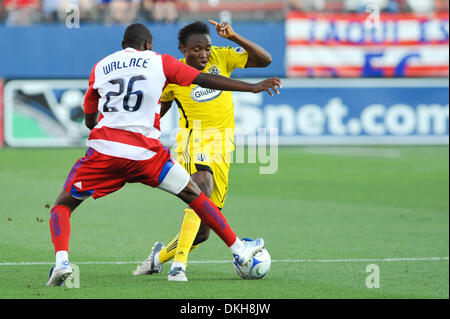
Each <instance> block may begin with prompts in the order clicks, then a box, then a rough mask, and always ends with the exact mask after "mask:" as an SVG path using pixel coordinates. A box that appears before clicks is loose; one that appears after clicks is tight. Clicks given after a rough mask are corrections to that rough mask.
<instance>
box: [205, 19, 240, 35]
mask: <svg viewBox="0 0 450 319" xmlns="http://www.w3.org/2000/svg"><path fill="white" fill-rule="evenodd" d="M209 23H211V24H212V25H213V26H215V27H216V31H217V34H218V35H220V36H221V37H222V38H225V39H230V38H232V37H234V36H235V34H236V33H235V32H234V30H233V28H232V27H231V25H230V24H229V23H228V22H224V23H219V22H216V21H214V20H209Z"/></svg>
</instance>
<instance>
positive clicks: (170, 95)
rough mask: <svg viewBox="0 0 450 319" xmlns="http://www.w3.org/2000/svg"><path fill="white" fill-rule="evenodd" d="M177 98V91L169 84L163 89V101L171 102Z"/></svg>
mask: <svg viewBox="0 0 450 319" xmlns="http://www.w3.org/2000/svg"><path fill="white" fill-rule="evenodd" d="M173 100H175V93H174V92H173V87H172V85H171V84H169V85H168V86H167V87H166V88H165V89H164V91H163V93H162V95H161V102H170V101H173Z"/></svg>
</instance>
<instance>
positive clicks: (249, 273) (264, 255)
mask: <svg viewBox="0 0 450 319" xmlns="http://www.w3.org/2000/svg"><path fill="white" fill-rule="evenodd" d="M271 263H272V260H271V258H270V254H269V252H268V251H267V249H266V248H263V249H262V250H261V251H259V252H257V253H256V254H254V255H253V256H252V260H251V261H249V262H248V263H247V264H245V265H244V266H241V265H239V264H238V263H237V262H236V261H233V265H234V269H235V270H236V272H237V274H238V275H239V276H240V277H241V278H242V279H261V278H262V277H264V276H265V275H266V274H267V273H268V272H269V269H270V265H271Z"/></svg>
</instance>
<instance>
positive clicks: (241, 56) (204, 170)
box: [134, 20, 272, 281]
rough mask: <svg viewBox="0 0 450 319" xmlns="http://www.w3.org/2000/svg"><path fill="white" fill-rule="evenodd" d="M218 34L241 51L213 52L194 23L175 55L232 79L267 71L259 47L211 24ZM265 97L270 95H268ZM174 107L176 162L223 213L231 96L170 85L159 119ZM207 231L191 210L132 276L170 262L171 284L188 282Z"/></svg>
mask: <svg viewBox="0 0 450 319" xmlns="http://www.w3.org/2000/svg"><path fill="white" fill-rule="evenodd" d="M209 22H210V23H211V24H212V25H214V26H215V27H216V31H217V33H218V34H219V35H220V36H221V37H223V38H225V39H229V40H231V41H233V42H234V43H236V44H237V45H238V46H239V47H217V46H213V45H212V43H211V36H210V32H209V27H208V25H207V24H205V23H203V22H194V23H192V24H189V25H187V26H185V27H184V28H183V29H181V30H180V32H179V35H178V41H179V49H180V51H181V52H182V53H183V55H184V58H183V59H182V60H181V61H182V62H184V63H186V64H188V65H190V66H192V67H194V68H196V69H198V70H201V71H202V72H206V73H214V74H219V75H222V76H226V77H230V75H231V72H232V71H233V70H235V69H238V68H249V67H266V66H268V65H269V64H270V63H271V62H272V57H271V55H270V54H269V53H268V52H267V51H266V50H264V49H263V48H262V47H261V46H259V45H257V44H256V43H253V42H252V41H250V40H248V39H246V38H244V37H243V36H241V35H240V34H238V33H236V32H235V31H234V30H233V28H232V27H231V25H230V24H228V23H221V24H219V23H217V22H215V21H212V20H210V21H209ZM268 93H269V94H271V95H272V93H271V92H270V91H268ZM173 101H175V102H176V105H177V106H178V110H179V112H180V121H179V126H180V131H179V133H178V135H177V149H176V152H175V153H176V154H177V160H178V162H179V163H181V164H182V165H183V166H184V167H185V169H186V170H187V172H188V173H189V174H190V175H191V176H192V179H193V180H194V181H195V182H196V183H197V184H198V185H199V186H200V188H201V189H202V191H203V192H204V193H205V194H206V196H208V197H210V199H211V201H212V202H213V203H214V204H216V205H217V207H218V208H219V209H222V208H223V206H224V204H225V199H226V196H227V192H228V173H229V170H230V156H231V152H232V151H234V149H235V146H234V127H235V124H234V105H233V99H232V95H231V92H224V91H219V90H211V89H204V88H201V87H199V86H196V85H191V86H190V87H181V86H178V85H173V84H169V85H168V86H167V87H166V89H165V90H164V92H163V95H162V97H161V116H164V114H165V113H166V112H167V110H169V108H170V107H171V105H172V103H173ZM209 233H210V229H209V228H208V226H206V225H205V224H203V223H201V221H200V218H198V216H197V215H196V214H195V212H194V211H193V210H191V209H189V208H186V209H185V214H184V217H183V221H182V225H181V229H180V232H179V234H178V235H176V236H175V238H174V239H173V240H172V241H171V242H170V243H169V244H168V245H167V247H165V246H164V245H163V244H162V243H160V242H157V243H155V245H154V246H153V248H152V252H151V254H150V256H149V257H148V258H147V260H146V261H144V262H143V264H142V265H139V266H138V267H137V269H136V270H135V271H134V274H135V275H142V274H153V273H160V272H161V271H162V265H163V264H164V263H165V262H167V261H169V260H170V259H172V258H173V259H174V260H173V263H172V267H171V270H170V272H169V275H168V279H169V280H170V281H187V278H186V274H185V272H186V264H187V258H188V254H189V252H190V251H191V250H192V249H194V248H195V247H196V246H197V245H199V244H200V243H202V242H204V241H205V240H207V239H208V237H209Z"/></svg>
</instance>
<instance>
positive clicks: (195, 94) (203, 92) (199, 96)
mask: <svg viewBox="0 0 450 319" xmlns="http://www.w3.org/2000/svg"><path fill="white" fill-rule="evenodd" d="M220 94H222V91H220V90H213V89H207V88H202V87H201V86H196V87H195V88H193V89H192V91H191V98H192V99H193V100H194V101H195V102H209V101H212V100H214V99H216V98H218V97H219V96H220Z"/></svg>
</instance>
